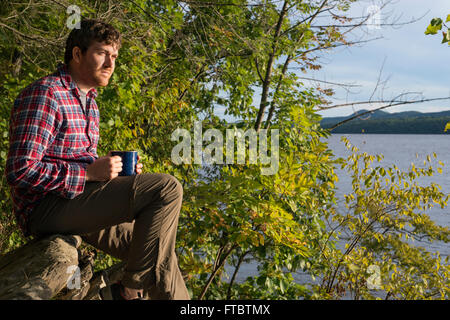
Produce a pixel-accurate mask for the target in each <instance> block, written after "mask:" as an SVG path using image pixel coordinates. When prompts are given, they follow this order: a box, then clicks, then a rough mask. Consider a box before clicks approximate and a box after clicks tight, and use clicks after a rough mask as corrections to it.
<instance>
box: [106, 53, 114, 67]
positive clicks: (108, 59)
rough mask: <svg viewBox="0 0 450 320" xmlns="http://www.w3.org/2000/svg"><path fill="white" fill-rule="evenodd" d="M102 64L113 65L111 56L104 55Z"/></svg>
mask: <svg viewBox="0 0 450 320" xmlns="http://www.w3.org/2000/svg"><path fill="white" fill-rule="evenodd" d="M103 64H104V66H105V67H112V66H113V65H114V61H113V58H112V57H111V56H110V55H106V57H105V62H104V63H103Z"/></svg>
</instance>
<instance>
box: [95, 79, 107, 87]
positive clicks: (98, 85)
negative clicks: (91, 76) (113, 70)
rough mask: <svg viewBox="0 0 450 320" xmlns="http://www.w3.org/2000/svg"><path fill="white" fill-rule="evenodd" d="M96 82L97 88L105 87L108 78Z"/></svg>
mask: <svg viewBox="0 0 450 320" xmlns="http://www.w3.org/2000/svg"><path fill="white" fill-rule="evenodd" d="M96 80H97V81H96V82H97V87H106V86H107V85H108V83H109V78H108V79H96Z"/></svg>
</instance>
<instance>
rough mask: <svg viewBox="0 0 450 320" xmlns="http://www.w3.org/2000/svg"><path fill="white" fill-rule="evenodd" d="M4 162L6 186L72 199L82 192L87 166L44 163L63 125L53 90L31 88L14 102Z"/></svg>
mask: <svg viewBox="0 0 450 320" xmlns="http://www.w3.org/2000/svg"><path fill="white" fill-rule="evenodd" d="M10 120H11V121H10V128H9V139H10V141H9V142H10V148H9V152H8V158H7V161H6V168H5V175H6V180H7V182H8V183H9V184H10V185H11V186H14V187H16V188H20V189H22V188H23V189H27V190H29V191H32V192H35V193H47V192H50V191H52V192H54V193H57V194H58V195H60V196H62V197H64V198H68V199H72V198H74V197H76V196H77V195H78V194H80V193H82V192H83V190H84V185H85V181H86V166H87V165H86V164H82V163H76V162H68V161H44V160H43V158H44V155H45V151H46V150H47V148H48V147H49V146H50V145H51V144H52V142H53V141H54V139H55V136H56V134H57V133H58V130H59V128H60V126H61V123H62V118H61V114H60V112H59V109H58V103H57V101H56V99H55V97H54V95H53V92H52V89H51V88H50V87H46V86H34V87H31V88H29V89H27V90H25V91H24V92H22V94H21V95H20V96H19V97H18V98H17V99H16V101H15V102H14V109H13V112H12V113H11V119H10Z"/></svg>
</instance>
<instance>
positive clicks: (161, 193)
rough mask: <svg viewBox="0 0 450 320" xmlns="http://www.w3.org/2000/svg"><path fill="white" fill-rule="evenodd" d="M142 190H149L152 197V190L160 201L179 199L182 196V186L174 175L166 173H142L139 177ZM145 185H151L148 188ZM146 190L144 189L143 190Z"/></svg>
mask: <svg viewBox="0 0 450 320" xmlns="http://www.w3.org/2000/svg"><path fill="white" fill-rule="evenodd" d="M155 179H156V181H157V182H156V185H157V187H156V189H155ZM139 185H140V187H138V188H142V190H149V191H150V190H151V189H153V190H152V191H150V192H151V193H152V197H153V196H154V192H156V193H157V194H158V197H159V198H160V200H162V201H164V202H165V201H172V200H175V199H176V200H181V199H182V198H183V186H182V185H181V183H180V182H179V181H178V179H177V178H175V177H174V176H172V175H170V174H167V173H143V174H141V177H140V182H139ZM146 186H153V187H150V188H149V189H148V188H147V187H146ZM144 192H146V191H144Z"/></svg>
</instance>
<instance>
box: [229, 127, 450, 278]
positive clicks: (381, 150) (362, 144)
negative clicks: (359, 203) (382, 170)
mask: <svg viewBox="0 0 450 320" xmlns="http://www.w3.org/2000/svg"><path fill="white" fill-rule="evenodd" d="M342 136H345V137H347V138H348V140H349V141H350V143H351V144H352V145H354V146H356V147H357V148H358V149H359V150H360V151H361V152H367V153H368V154H372V155H377V154H383V156H384V159H383V160H382V161H381V163H376V164H375V165H376V166H378V165H382V166H384V167H388V166H392V165H393V164H395V165H397V167H399V169H401V170H407V169H408V168H409V167H410V166H411V163H414V164H415V165H416V167H420V166H421V165H423V161H424V160H425V159H426V157H427V155H432V154H433V152H434V153H436V155H437V158H436V159H434V158H433V157H432V159H433V160H432V164H433V165H437V163H438V161H442V162H443V163H444V168H443V172H442V174H438V173H436V174H435V175H434V176H432V177H421V178H420V179H419V180H418V182H419V183H420V185H426V184H429V183H431V182H435V183H437V184H439V185H440V186H441V187H442V192H444V193H445V194H448V193H450V137H449V136H447V135H413V134H333V135H331V137H330V138H329V139H328V143H329V148H330V149H331V150H332V151H333V153H334V154H335V156H336V157H347V156H348V155H349V154H350V151H348V150H347V149H346V147H345V145H344V143H343V142H341V137H342ZM337 175H338V177H339V182H338V183H337V190H338V191H337V195H338V197H339V196H342V195H343V194H347V193H349V191H351V181H350V178H349V176H348V174H346V172H343V171H340V170H338V171H337ZM341 209H342V208H341ZM426 213H427V214H428V215H429V216H430V218H431V219H432V220H433V221H435V222H436V223H437V224H439V225H441V226H447V227H450V208H449V207H446V208H444V209H441V208H440V207H434V208H432V209H430V210H428V211H426ZM415 243H416V245H419V246H423V247H425V248H427V249H428V250H429V251H431V252H437V251H438V252H440V253H441V256H442V257H443V258H445V257H446V256H448V255H449V254H450V246H449V245H448V244H445V243H442V242H433V243H430V242H427V241H422V242H419V241H416V242H415ZM226 269H227V271H228V273H230V274H231V273H232V270H233V269H232V268H230V267H227V268H226ZM256 274H257V264H256V263H251V262H250V263H247V264H243V265H242V266H241V269H240V272H239V273H238V275H237V279H236V281H238V282H242V281H245V279H246V278H247V277H248V276H251V275H256ZM294 278H295V280H296V281H297V282H298V283H305V282H310V277H309V276H308V275H306V274H303V273H297V274H295V276H294Z"/></svg>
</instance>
